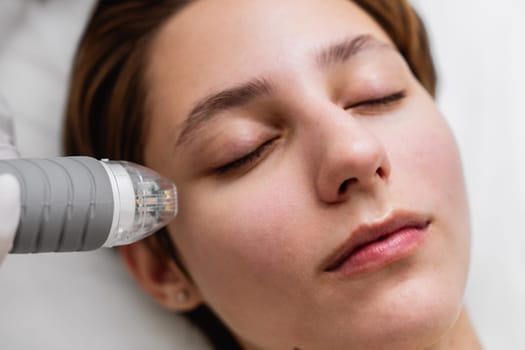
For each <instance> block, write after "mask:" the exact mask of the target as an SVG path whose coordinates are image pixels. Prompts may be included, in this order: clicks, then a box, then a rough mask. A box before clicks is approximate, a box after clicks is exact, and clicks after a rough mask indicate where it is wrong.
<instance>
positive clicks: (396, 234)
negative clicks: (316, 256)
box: [323, 210, 432, 277]
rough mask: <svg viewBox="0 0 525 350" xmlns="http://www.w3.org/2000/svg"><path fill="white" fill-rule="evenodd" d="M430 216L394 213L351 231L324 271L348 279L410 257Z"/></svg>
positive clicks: (429, 222) (419, 241)
mask: <svg viewBox="0 0 525 350" xmlns="http://www.w3.org/2000/svg"><path fill="white" fill-rule="evenodd" d="M431 223H432V219H431V216H430V215H427V214H422V213H416V212H410V211H405V210H397V211H392V212H390V213H388V214H387V215H386V216H384V217H383V218H381V219H378V220H374V221H372V222H366V223H363V224H361V225H359V226H358V227H357V228H356V229H355V230H353V231H352V233H351V234H350V236H349V238H348V239H347V240H346V241H345V242H343V244H341V245H340V246H339V247H338V248H337V249H336V250H335V251H334V253H332V254H331V255H330V256H329V258H328V259H326V260H327V261H328V262H327V263H326V264H324V265H323V266H324V271H325V272H329V273H336V274H342V275H344V277H352V276H355V275H358V274H362V273H366V272H371V271H373V270H377V269H380V268H382V267H384V266H386V265H389V264H391V263H393V262H395V261H397V260H400V259H402V258H404V257H406V256H408V255H411V254H412V253H413V252H414V251H415V250H416V249H417V248H418V247H419V246H421V245H422V244H423V243H424V241H425V238H426V236H427V235H426V234H427V232H428V227H429V226H430V224H431Z"/></svg>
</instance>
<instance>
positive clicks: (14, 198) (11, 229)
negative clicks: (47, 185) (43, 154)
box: [0, 96, 20, 263]
mask: <svg viewBox="0 0 525 350" xmlns="http://www.w3.org/2000/svg"><path fill="white" fill-rule="evenodd" d="M11 135H12V126H11V117H10V113H9V112H8V108H7V105H6V103H5V101H4V100H3V99H2V96H0V160H1V159H9V158H17V157H18V152H17V151H16V149H15V147H14V146H13V144H12V137H11ZM19 220H20V184H19V183H18V181H17V179H16V178H15V177H14V176H13V175H8V174H5V175H3V174H0V263H1V262H2V260H3V259H4V257H5V256H6V255H7V253H8V252H9V250H11V246H12V244H13V239H14V236H15V233H16V229H17V226H18V221H19Z"/></svg>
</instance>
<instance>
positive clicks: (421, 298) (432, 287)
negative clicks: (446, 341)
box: [356, 277, 463, 350]
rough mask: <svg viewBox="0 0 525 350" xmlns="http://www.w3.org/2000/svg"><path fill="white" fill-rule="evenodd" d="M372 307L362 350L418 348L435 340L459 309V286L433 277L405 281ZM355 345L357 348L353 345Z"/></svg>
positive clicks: (445, 329)
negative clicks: (372, 310) (373, 308)
mask: <svg viewBox="0 0 525 350" xmlns="http://www.w3.org/2000/svg"><path fill="white" fill-rule="evenodd" d="M383 296H384V298H383V300H382V301H381V302H380V303H379V304H378V305H376V306H375V312H373V313H374V314H375V315H374V314H369V316H371V318H370V320H371V321H370V322H369V323H368V325H367V329H362V330H361V333H360V334H369V336H367V337H366V338H368V339H365V343H364V344H363V345H366V346H363V347H362V348H363V349H370V350H375V349H378V350H379V349H381V350H382V349H388V350H398V349H399V350H412V349H413V350H421V349H426V348H428V347H431V346H432V345H435V344H436V343H438V342H439V340H440V339H442V338H443V337H444V336H445V335H446V334H447V332H448V331H449V330H450V329H451V328H452V327H453V326H454V324H455V323H456V321H457V320H458V318H459V315H460V313H461V310H462V308H463V288H462V286H461V283H457V284H456V285H453V284H450V283H446V282H444V281H443V280H438V279H436V278H432V277H429V278H414V279H410V280H406V281H404V282H403V283H401V284H399V285H397V286H395V287H394V288H392V289H391V290H388V291H385V294H384V295H383ZM356 348H359V347H356Z"/></svg>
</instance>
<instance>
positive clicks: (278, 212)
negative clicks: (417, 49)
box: [146, 0, 469, 349]
mask: <svg viewBox="0 0 525 350" xmlns="http://www.w3.org/2000/svg"><path fill="white" fill-rule="evenodd" d="M147 78H148V79H147V81H148V84H149V87H150V89H149V106H150V112H151V115H150V117H151V123H150V130H149V134H148V143H147V147H146V160H147V164H148V165H149V166H150V167H152V168H154V169H157V170H159V171H161V172H162V173H163V174H165V175H168V176H170V177H171V178H172V179H173V180H174V181H175V182H176V184H177V185H178V189H179V195H180V198H179V199H180V201H179V203H180V213H179V215H178V217H177V219H176V220H175V221H174V222H173V223H171V225H170V226H169V230H170V234H171V236H172V238H173V240H174V242H175V244H176V246H177V248H178V250H179V251H180V253H181V257H182V260H183V261H184V263H185V266H186V268H187V269H188V271H189V273H190V274H191V276H192V278H193V281H194V283H195V286H196V287H197V288H198V290H199V291H200V294H201V295H202V297H203V300H204V302H205V303H207V304H208V305H209V306H210V307H212V308H213V309H214V310H215V311H216V313H217V314H218V315H219V316H220V317H221V318H222V319H223V321H224V322H225V323H226V324H227V325H228V326H229V327H230V328H231V329H232V330H233V331H234V332H235V333H236V335H237V336H238V337H239V339H241V341H242V342H243V343H244V344H245V345H246V347H247V348H253V349H292V348H294V347H297V348H300V349H348V346H349V344H351V345H352V346H354V347H355V348H356V349H362V348H366V349H380V348H388V349H412V348H419V349H421V348H423V347H426V346H429V345H431V344H433V343H435V342H436V341H437V340H438V338H439V337H441V336H442V335H443V334H444V333H445V332H446V331H447V329H449V327H450V326H451V325H452V324H453V323H454V321H455V320H456V319H457V317H458V314H459V311H460V310H461V305H462V296H463V289H464V284H465V279H466V274H467V267H468V259H469V257H468V255H469V253H468V252H469V222H468V206H467V203H466V196H465V190H464V183H463V175H462V169H461V163H460V159H459V156H458V151H457V148H456V144H455V141H454V138H453V136H452V135H451V132H450V130H449V128H448V127H447V125H446V123H445V121H444V120H443V118H442V116H441V115H440V113H439V112H438V110H437V109H436V106H435V104H434V102H433V100H432V98H431V97H430V96H429V95H428V93H427V92H426V91H425V90H424V89H423V88H422V86H421V85H420V84H419V83H418V81H417V80H416V79H415V78H414V76H413V75H412V74H411V71H410V69H409V67H408V66H407V64H406V63H405V61H404V60H403V58H402V56H401V55H400V54H399V53H398V52H397V51H396V50H395V48H394V46H393V44H392V43H391V40H390V39H389V37H388V36H387V35H386V34H385V32H383V31H382V29H381V28H380V27H379V26H378V25H377V24H376V23H375V22H374V21H373V20H372V19H371V18H370V17H369V16H368V15H367V14H366V13H365V12H363V11H362V10H361V9H360V8H358V7H357V6H356V5H355V4H353V3H352V2H350V1H347V0H330V1H327V0H308V1H305V0H287V1H283V0H265V1H253V0H200V1H195V2H194V3H192V4H191V5H189V6H188V7H186V8H185V9H184V10H183V11H182V12H179V13H178V14H177V15H175V16H174V17H173V18H172V19H171V20H170V21H169V22H168V23H167V25H166V26H164V27H163V28H162V30H161V31H160V32H159V34H158V35H157V37H156V39H155V41H154V43H153V46H152V52H151V57H150V66H149V71H148V76H147ZM378 224H379V225H378ZM383 224H384V225H383ZM400 228H401V229H400ZM398 229H400V230H398ZM391 231H394V232H396V233H395V234H394V235H392V236H385V237H383V234H388V233H392V232H391ZM379 236H382V239H379V240H378V237H379ZM371 241H374V243H370V242H371ZM365 243H370V244H368V245H366V246H365V247H362V249H361V250H359V251H356V250H352V249H350V248H355V246H358V245H359V246H361V245H363V244H365ZM345 244H347V245H346V246H345ZM348 244H349V245H348ZM343 246H344V247H346V248H347V250H346V252H347V253H349V252H350V251H353V252H354V253H353V254H352V255H351V256H350V258H349V259H347V260H346V261H345V262H344V263H343V264H342V265H341V266H337V267H335V266H334V264H332V263H331V262H333V258H334V256H335V255H334V254H336V255H337V254H339V253H341V252H342V251H343V250H342V248H341V247H343ZM348 249H350V250H348ZM346 255H348V254H346ZM330 265H331V266H330Z"/></svg>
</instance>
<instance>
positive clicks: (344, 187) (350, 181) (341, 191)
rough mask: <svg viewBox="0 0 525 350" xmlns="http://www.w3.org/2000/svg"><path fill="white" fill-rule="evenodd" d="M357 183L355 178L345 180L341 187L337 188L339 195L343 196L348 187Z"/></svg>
mask: <svg viewBox="0 0 525 350" xmlns="http://www.w3.org/2000/svg"><path fill="white" fill-rule="evenodd" d="M356 182H357V178H355V177H353V178H351V179H347V180H345V181H344V182H343V183H342V184H341V186H339V194H344V193H345V192H346V190H347V189H348V187H349V186H350V185H352V184H354V183H356Z"/></svg>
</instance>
